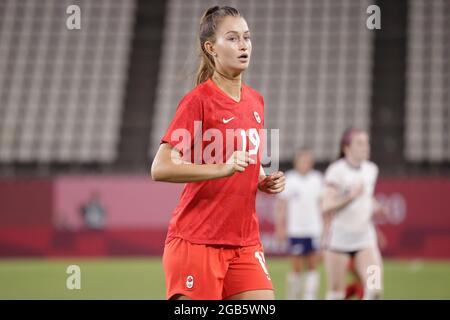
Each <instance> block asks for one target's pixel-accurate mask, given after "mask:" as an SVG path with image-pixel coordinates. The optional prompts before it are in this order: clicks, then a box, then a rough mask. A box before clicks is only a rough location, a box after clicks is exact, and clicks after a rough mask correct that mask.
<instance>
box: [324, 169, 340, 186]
mask: <svg viewBox="0 0 450 320" xmlns="http://www.w3.org/2000/svg"><path fill="white" fill-rule="evenodd" d="M340 183H341V179H340V173H339V167H338V166H336V164H331V165H330V166H329V167H328V169H327V170H326V172H325V177H324V184H325V185H333V186H336V187H338V186H339V185H340Z"/></svg>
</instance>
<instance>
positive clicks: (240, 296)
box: [226, 290, 275, 300]
mask: <svg viewBox="0 0 450 320" xmlns="http://www.w3.org/2000/svg"><path fill="white" fill-rule="evenodd" d="M274 299H275V294H274V292H273V290H249V291H244V292H240V293H237V294H234V295H232V296H229V297H227V298H226V300H274Z"/></svg>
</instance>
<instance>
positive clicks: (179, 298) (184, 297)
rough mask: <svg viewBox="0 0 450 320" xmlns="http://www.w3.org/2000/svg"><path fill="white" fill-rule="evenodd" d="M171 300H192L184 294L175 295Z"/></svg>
mask: <svg viewBox="0 0 450 320" xmlns="http://www.w3.org/2000/svg"><path fill="white" fill-rule="evenodd" d="M169 300H192V299H191V298H189V297H188V296H185V295H183V294H175V295H173V296H172V297H170V299H169Z"/></svg>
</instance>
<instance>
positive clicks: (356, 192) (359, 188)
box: [348, 183, 364, 200]
mask: <svg viewBox="0 0 450 320" xmlns="http://www.w3.org/2000/svg"><path fill="white" fill-rule="evenodd" d="M363 191H364V186H363V184H362V183H358V184H357V185H356V186H354V187H353V188H352V189H350V192H349V194H348V196H349V198H350V199H351V200H354V199H356V198H357V197H359V196H360V195H361V194H362V193H363Z"/></svg>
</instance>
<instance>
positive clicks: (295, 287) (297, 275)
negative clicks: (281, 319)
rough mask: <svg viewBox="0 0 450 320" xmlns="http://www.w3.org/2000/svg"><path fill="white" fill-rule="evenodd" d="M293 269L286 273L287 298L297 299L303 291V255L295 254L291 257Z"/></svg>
mask: <svg viewBox="0 0 450 320" xmlns="http://www.w3.org/2000/svg"><path fill="white" fill-rule="evenodd" d="M289 260H290V262H291V271H289V272H288V274H287V275H286V299H288V300H297V299H299V298H300V292H301V287H302V283H301V272H302V269H303V257H302V256H299V255H296V254H293V255H291V256H290V257H289Z"/></svg>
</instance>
